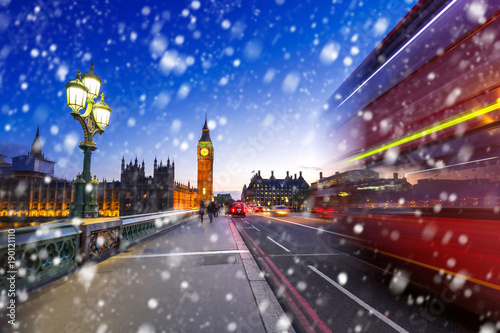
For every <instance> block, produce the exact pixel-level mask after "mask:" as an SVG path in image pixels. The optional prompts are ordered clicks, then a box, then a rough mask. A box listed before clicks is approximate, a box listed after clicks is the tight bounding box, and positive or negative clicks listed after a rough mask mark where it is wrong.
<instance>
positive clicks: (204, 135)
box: [199, 113, 212, 142]
mask: <svg viewBox="0 0 500 333" xmlns="http://www.w3.org/2000/svg"><path fill="white" fill-rule="evenodd" d="M199 142H212V140H210V130H209V129H208V125H207V114H206V113H205V125H203V129H202V134H201V138H200V140H199Z"/></svg>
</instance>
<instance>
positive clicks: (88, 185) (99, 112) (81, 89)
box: [66, 63, 111, 217]
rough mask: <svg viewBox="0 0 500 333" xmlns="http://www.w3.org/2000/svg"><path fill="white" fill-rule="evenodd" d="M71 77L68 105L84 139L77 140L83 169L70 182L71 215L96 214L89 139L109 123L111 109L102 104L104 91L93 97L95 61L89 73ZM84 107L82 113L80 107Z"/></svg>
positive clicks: (98, 85)
mask: <svg viewBox="0 0 500 333" xmlns="http://www.w3.org/2000/svg"><path fill="white" fill-rule="evenodd" d="M77 73H78V74H77V76H76V78H75V79H74V80H71V81H69V82H68V83H66V97H67V103H66V104H67V105H68V106H69V107H70V108H71V115H72V116H73V118H75V119H76V120H78V122H79V123H80V125H81V126H82V129H83V135H84V141H80V148H81V149H82V150H83V172H82V173H81V174H79V175H77V177H76V180H74V181H73V184H74V185H73V191H74V192H73V193H74V195H73V202H71V206H70V211H69V216H70V217H98V216H99V207H98V205H97V185H98V184H99V182H98V181H97V179H96V176H94V179H93V180H92V176H91V174H90V158H91V155H92V151H94V150H96V149H97V146H96V144H95V142H93V141H92V139H93V138H94V135H95V134H96V133H98V134H102V133H104V128H105V127H107V126H108V124H109V116H110V114H111V108H110V107H109V106H108V105H107V104H106V103H104V94H102V95H101V100H100V101H99V102H97V103H95V102H94V99H95V98H96V97H97V96H99V89H100V88H101V82H102V80H101V78H100V77H99V76H98V75H97V74H96V73H95V71H94V63H91V64H90V69H89V71H88V72H85V73H83V75H82V76H80V70H78V71H77ZM85 104H87V108H86V110H85V112H84V113H83V114H80V110H83V109H85Z"/></svg>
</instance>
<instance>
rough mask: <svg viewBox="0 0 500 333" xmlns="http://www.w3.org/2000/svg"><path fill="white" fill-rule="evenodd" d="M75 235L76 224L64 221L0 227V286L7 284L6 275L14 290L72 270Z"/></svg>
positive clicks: (75, 247)
mask: <svg viewBox="0 0 500 333" xmlns="http://www.w3.org/2000/svg"><path fill="white" fill-rule="evenodd" d="M79 236H80V231H79V230H78V227H77V226H75V225H73V224H71V223H68V222H57V223H46V224H44V225H40V226H35V227H26V228H17V229H8V230H1V231H0V289H4V288H5V287H6V286H8V285H9V284H10V282H9V281H8V280H7V278H8V277H10V276H15V278H16V288H17V289H19V288H25V287H26V288H31V287H33V286H35V285H39V284H43V283H45V282H47V281H49V280H52V279H56V278H58V277H59V276H62V275H64V274H66V273H67V272H68V271H71V270H73V269H75V268H76V266H77V257H78V249H79V246H80V243H79V239H80V237H79ZM12 259H15V260H12ZM9 272H10V273H9Z"/></svg>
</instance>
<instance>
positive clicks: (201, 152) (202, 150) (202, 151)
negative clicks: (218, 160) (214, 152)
mask: <svg viewBox="0 0 500 333" xmlns="http://www.w3.org/2000/svg"><path fill="white" fill-rule="evenodd" d="M200 154H201V156H207V155H208V149H207V148H202V149H201V151H200Z"/></svg>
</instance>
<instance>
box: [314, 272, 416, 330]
mask: <svg viewBox="0 0 500 333" xmlns="http://www.w3.org/2000/svg"><path fill="white" fill-rule="evenodd" d="M307 267H309V268H310V269H311V270H312V271H314V272H315V273H317V274H318V275H319V276H321V277H322V278H323V279H325V280H326V281H328V282H329V283H330V284H331V285H333V286H334V287H335V288H337V289H338V290H340V291H341V292H343V293H344V294H346V295H347V296H349V297H350V298H352V299H353V300H354V301H356V303H358V304H359V305H361V306H362V307H364V308H365V309H366V310H368V311H370V313H373V314H374V315H375V316H377V317H378V318H380V319H381V320H382V321H383V322H384V323H386V324H387V325H389V326H391V327H392V328H394V329H395V330H396V331H398V332H400V333H408V331H407V330H405V329H404V328H402V327H401V326H399V325H398V324H396V323H395V322H393V321H392V320H390V319H389V318H387V317H386V316H384V315H383V314H381V313H380V312H378V311H377V310H375V309H374V308H372V307H371V306H370V305H368V304H366V303H365V302H363V301H362V300H361V299H359V298H358V297H356V296H355V295H354V294H352V293H351V292H350V291H349V290H347V289H345V288H344V287H342V286H341V285H340V284H338V283H337V282H335V281H333V280H332V279H330V278H329V277H328V276H326V275H325V274H324V273H322V272H321V271H319V270H318V269H316V268H315V267H314V266H311V265H309V266H307Z"/></svg>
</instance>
